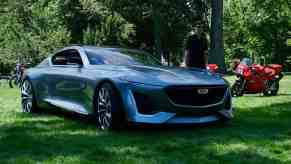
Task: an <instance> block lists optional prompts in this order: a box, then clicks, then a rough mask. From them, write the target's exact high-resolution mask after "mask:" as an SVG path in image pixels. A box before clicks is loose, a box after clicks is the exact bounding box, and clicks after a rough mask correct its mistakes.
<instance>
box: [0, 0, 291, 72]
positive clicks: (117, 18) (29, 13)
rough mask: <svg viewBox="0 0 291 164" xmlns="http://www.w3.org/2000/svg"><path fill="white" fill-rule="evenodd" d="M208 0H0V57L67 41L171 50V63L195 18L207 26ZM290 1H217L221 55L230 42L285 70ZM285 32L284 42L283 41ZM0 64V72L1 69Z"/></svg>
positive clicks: (1, 60) (39, 51)
mask: <svg viewBox="0 0 291 164" xmlns="http://www.w3.org/2000/svg"><path fill="white" fill-rule="evenodd" d="M210 2H211V1H210V0H159V1H157V0H39V1H36V0H0V4H1V6H0V24H1V26H0V64H1V65H2V66H3V65H4V67H5V69H9V66H13V65H14V64H15V63H16V62H17V61H18V60H23V62H31V63H33V64H36V63H38V62H39V61H40V60H42V59H43V58H44V57H46V56H47V55H48V54H49V53H51V52H52V51H53V50H55V49H58V48H60V47H63V46H65V45H69V44H90V45H100V46H101V45H112V46H122V47H133V48H139V47H140V46H141V45H142V44H145V45H146V46H147V50H148V51H151V52H154V53H155V54H156V55H161V54H163V53H165V52H167V53H169V54H171V60H172V62H174V63H176V64H178V63H179V62H180V61H181V59H182V55H183V49H184V45H185V40H186V38H187V36H188V34H189V32H190V31H191V30H193V28H194V27H195V26H197V25H199V26H203V27H205V32H207V33H209V22H210V11H211V10H210V6H211V5H210ZM290 4H291V2H290V0H276V1H273V0H224V7H225V8H224V43H225V52H226V61H228V63H229V62H230V60H231V59H232V58H233V57H234V56H236V55H237V53H236V52H237V51H236V50H237V49H238V48H240V49H244V51H245V54H246V55H248V56H251V57H252V58H254V59H257V60H260V59H265V61H266V62H267V63H284V64H285V66H286V67H285V68H288V67H289V69H290V70H291V68H290V67H291V66H290V65H291V57H290V47H291V46H290V39H291V22H290V21H291V19H290V18H291V9H290V6H291V5H290ZM288 39H289V41H288ZM288 61H289V64H288ZM4 67H1V70H0V72H5V71H4V70H3V68H4Z"/></svg>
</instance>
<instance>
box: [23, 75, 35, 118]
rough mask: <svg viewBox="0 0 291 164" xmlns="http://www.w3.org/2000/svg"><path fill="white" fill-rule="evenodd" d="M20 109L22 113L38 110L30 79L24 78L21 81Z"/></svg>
mask: <svg viewBox="0 0 291 164" xmlns="http://www.w3.org/2000/svg"><path fill="white" fill-rule="evenodd" d="M20 92H21V109H22V112H23V113H36V112H37V111H38V110H37V109H38V108H37V104H36V99H35V93H34V90H33V86H32V83H31V81H30V80H28V79H25V80H24V81H23V82H22V83H21V87H20Z"/></svg>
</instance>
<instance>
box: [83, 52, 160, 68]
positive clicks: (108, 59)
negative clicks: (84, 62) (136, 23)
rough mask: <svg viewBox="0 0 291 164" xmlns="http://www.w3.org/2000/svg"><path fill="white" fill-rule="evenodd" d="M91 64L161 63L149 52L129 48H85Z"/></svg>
mask: <svg viewBox="0 0 291 164" xmlns="http://www.w3.org/2000/svg"><path fill="white" fill-rule="evenodd" d="M85 51H86V54H87V56H88V59H89V62H90V64H92V65H100V64H110V65H161V64H160V62H159V60H157V59H156V58H155V57H153V56H152V55H151V54H149V53H146V52H142V51H138V50H129V49H105V50H102V49H97V50H96V49H86V50H85Z"/></svg>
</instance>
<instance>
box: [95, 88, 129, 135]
mask: <svg viewBox="0 0 291 164" xmlns="http://www.w3.org/2000/svg"><path fill="white" fill-rule="evenodd" d="M94 101H95V103H94V104H95V105H94V107H95V121H96V123H97V126H98V127H99V128H100V129H102V130H107V129H120V128H121V125H122V124H123V121H124V117H123V116H124V115H123V110H122V108H121V106H122V105H121V104H122V103H121V100H120V97H119V95H118V93H117V91H116V90H115V88H114V87H113V86H112V85H111V84H110V83H103V84H102V85H101V87H100V88H99V89H98V91H97V93H96V96H95V100H94Z"/></svg>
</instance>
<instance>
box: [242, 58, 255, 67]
mask: <svg viewBox="0 0 291 164" xmlns="http://www.w3.org/2000/svg"><path fill="white" fill-rule="evenodd" d="M241 63H242V64H245V65H248V66H250V65H252V63H253V62H252V60H251V59H250V58H243V59H242V61H241Z"/></svg>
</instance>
